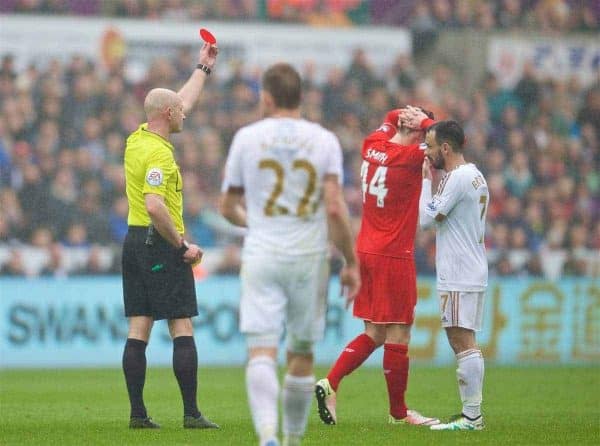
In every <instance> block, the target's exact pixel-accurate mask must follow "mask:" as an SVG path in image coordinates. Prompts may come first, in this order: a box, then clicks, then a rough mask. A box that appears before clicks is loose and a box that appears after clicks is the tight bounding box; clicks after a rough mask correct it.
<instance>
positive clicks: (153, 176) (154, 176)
mask: <svg viewBox="0 0 600 446" xmlns="http://www.w3.org/2000/svg"><path fill="white" fill-rule="evenodd" d="M146 182H147V183H148V184H149V185H150V186H160V185H161V184H162V182H163V173H162V170H160V169H159V168H158V167H153V168H152V169H150V170H149V171H148V174H147V175H146Z"/></svg>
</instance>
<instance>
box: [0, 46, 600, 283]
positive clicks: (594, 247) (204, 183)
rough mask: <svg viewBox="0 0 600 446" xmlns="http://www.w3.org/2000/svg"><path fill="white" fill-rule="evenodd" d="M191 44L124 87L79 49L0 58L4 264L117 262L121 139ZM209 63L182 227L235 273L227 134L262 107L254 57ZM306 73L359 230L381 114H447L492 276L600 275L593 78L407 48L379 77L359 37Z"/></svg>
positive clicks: (106, 267)
mask: <svg viewBox="0 0 600 446" xmlns="http://www.w3.org/2000/svg"><path fill="white" fill-rule="evenodd" d="M195 61H196V54H195V53H194V52H193V51H192V50H191V49H190V48H185V47H184V48H180V49H179V50H178V52H177V53H176V54H174V55H173V58H172V59H171V60H167V59H156V60H155V61H154V62H153V63H152V65H151V66H150V67H149V69H148V71H147V73H146V76H145V77H144V79H143V80H142V81H141V82H139V83H135V84H130V83H128V81H127V80H126V77H125V76H124V71H125V67H124V66H118V67H116V68H114V69H112V70H111V71H109V72H105V71H103V70H100V69H98V68H97V67H96V66H95V65H94V63H93V62H92V61H89V60H86V59H84V58H82V57H80V56H77V55H75V56H73V57H72V58H71V59H70V61H69V62H67V63H60V62H58V61H52V62H50V63H49V64H46V65H44V67H43V68H41V67H40V66H38V65H36V64H32V65H30V66H28V67H27V68H26V69H23V70H17V69H16V68H15V64H14V61H13V58H12V57H11V56H10V55H4V56H3V58H2V62H1V66H0V110H1V114H0V275H5V276H6V275H17V276H19V275H29V276H35V275H67V274H100V273H115V272H118V270H119V264H120V260H119V252H120V247H119V244H120V243H121V242H122V240H123V238H124V236H125V233H126V231H127V201H126V198H125V193H124V175H123V170H122V164H121V163H122V158H123V148H124V140H125V138H126V136H127V135H128V134H129V133H130V132H132V131H133V130H135V129H136V128H137V126H138V125H139V124H140V123H141V122H143V121H144V116H143V109H142V101H143V98H144V96H145V94H146V92H147V91H149V89H150V88H152V87H155V86H157V85H160V86H165V87H170V88H173V89H178V88H179V87H180V86H181V85H182V82H183V81H184V80H185V79H187V77H188V76H189V73H190V70H191V69H192V68H193V66H194V65H195ZM232 64H233V68H232V69H231V70H229V72H231V75H228V76H227V77H223V76H222V75H221V77H220V75H219V70H215V73H214V74H213V76H211V79H210V81H209V83H208V84H207V86H206V88H205V90H204V92H203V94H202V96H201V99H200V102H199V104H198V105H197V107H196V108H195V111H193V112H192V113H190V114H189V116H188V118H187V121H186V124H185V130H184V131H183V132H181V133H180V134H177V135H176V136H175V137H174V143H175V147H176V149H177V159H178V163H179V165H180V167H181V170H182V174H183V177H184V197H185V223H186V228H187V232H188V234H187V235H188V237H189V238H190V239H191V240H193V241H195V242H197V243H198V244H200V245H201V246H202V247H203V248H204V249H206V251H207V256H206V262H204V263H203V267H204V269H205V271H204V273H225V274H227V273H237V271H238V268H239V255H240V246H241V237H242V232H240V231H239V230H238V229H236V228H234V227H232V226H231V225H229V224H228V223H226V222H225V221H224V220H223V219H222V218H221V217H220V216H219V214H218V212H217V210H216V209H217V200H218V196H219V190H220V182H221V175H222V169H223V166H224V160H225V158H226V154H227V150H228V146H229V143H230V141H231V139H232V136H233V133H234V132H235V131H236V129H238V128H239V127H241V126H243V125H245V124H247V123H249V122H250V121H253V120H255V119H257V118H258V117H259V114H258V109H257V101H258V93H259V84H260V75H261V72H260V69H259V68H258V67H252V66H246V65H244V63H243V62H242V61H233V62H232ZM313 73H314V65H312V64H311V63H309V62H307V63H306V65H305V67H304V69H303V73H302V75H303V80H304V86H305V94H304V101H303V107H304V115H305V116H306V117H307V118H308V119H311V120H315V121H319V122H321V123H323V125H324V126H326V127H327V128H330V129H331V130H333V131H334V132H335V133H336V134H337V136H338V137H339V139H340V141H341V144H342V147H343V150H344V156H345V193H346V197H347V199H348V202H349V205H350V210H351V213H352V217H353V222H354V229H355V230H357V229H358V225H359V224H360V212H361V199H362V195H361V185H360V178H359V175H358V172H359V166H360V147H361V142H362V140H363V138H364V137H365V136H366V134H368V133H369V132H370V131H371V130H373V129H375V128H377V127H378V126H379V125H380V123H381V121H382V118H383V117H384V116H385V113H386V112H387V110H389V109H391V108H395V107H398V106H399V105H402V104H416V105H420V106H423V107H424V108H427V109H429V110H432V111H433V112H434V113H435V114H436V118H438V119H445V118H450V117H452V118H454V119H456V120H458V121H459V122H461V123H462V125H463V126H464V128H465V130H466V135H467V148H466V156H467V159H468V160H469V161H472V162H475V163H476V164H477V165H478V166H479V168H480V169H481V170H482V172H483V173H484V174H485V175H486V178H487V180H488V183H489V187H490V194H491V204H490V208H489V213H488V228H487V233H486V245H487V247H488V250H489V251H488V252H489V260H490V268H491V272H492V275H498V276H504V275H511V276H513V275H517V276H528V275H532V276H545V277H548V278H551V279H555V278H558V277H561V276H564V275H573V276H594V277H597V276H598V275H599V272H600V271H599V270H600V144H599V139H600V82H596V83H595V84H593V85H591V86H588V87H586V88H583V87H582V86H581V85H579V84H578V83H577V82H575V81H573V80H565V81H557V80H549V79H545V78H542V77H540V76H539V74H538V73H536V71H535V69H534V67H533V66H532V65H527V66H526V68H525V71H524V74H523V76H522V78H521V79H520V81H519V82H518V84H517V85H516V86H515V88H513V89H510V90H507V89H502V88H501V87H500V86H499V82H498V80H497V79H496V78H495V77H494V76H493V75H492V74H488V75H487V76H486V77H485V78H484V79H482V80H481V84H480V85H479V87H478V88H476V89H474V91H473V93H472V94H469V95H467V94H465V93H463V92H462V91H461V90H460V89H459V88H458V87H457V85H459V80H458V79H457V74H456V72H454V71H453V70H452V68H451V67H450V66H449V65H446V64H444V63H441V62H439V63H437V64H436V65H435V67H434V69H433V70H432V71H431V72H427V73H425V72H418V70H417V69H416V67H415V65H414V64H413V61H412V59H411V56H409V55H406V54H400V55H398V56H397V59H396V62H395V63H394V65H393V66H392V67H391V69H390V70H388V71H386V72H383V73H380V72H378V71H377V70H375V69H374V68H373V66H372V65H371V63H370V61H369V58H368V55H367V54H366V53H365V52H364V51H363V50H361V49H356V50H355V52H354V55H353V59H352V62H351V63H350V64H349V66H347V67H337V68H334V69H332V70H331V71H330V72H329V73H328V75H327V79H326V80H325V81H324V82H320V83H318V82H317V81H316V80H315V78H314V75H313ZM434 237H435V235H434V233H433V232H432V231H425V232H421V231H419V232H418V237H417V243H416V244H417V246H416V248H417V249H416V258H417V269H418V271H419V273H420V274H433V273H434Z"/></svg>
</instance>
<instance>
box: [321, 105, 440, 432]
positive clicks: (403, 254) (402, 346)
mask: <svg viewBox="0 0 600 446" xmlns="http://www.w3.org/2000/svg"><path fill="white" fill-rule="evenodd" d="M423 112H425V114H426V115H427V116H428V118H426V119H423V120H422V121H421V123H420V126H419V128H409V127H408V125H407V124H406V123H405V121H404V117H405V116H406V117H413V115H418V114H421V115H422V113H423ZM422 116H424V115H422ZM413 121H414V120H413ZM416 122H419V121H416ZM434 122H435V121H433V114H432V113H430V112H426V111H425V110H421V109H418V108H415V107H410V106H409V107H406V108H404V109H396V110H392V111H390V112H389V113H388V114H387V116H386V119H385V122H384V123H383V125H382V126H381V127H379V128H378V129H377V130H376V131H374V132H373V133H371V134H370V135H369V136H368V137H367V138H366V139H365V141H364V143H363V146H362V159H363V162H362V165H361V169H360V170H361V172H360V174H361V180H362V194H363V214H362V222H361V228H360V232H359V234H358V240H357V244H356V249H357V252H358V258H359V261H360V273H361V280H362V286H361V288H360V291H359V292H358V295H357V296H356V299H355V301H354V316H355V317H358V318H360V319H363V320H364V323H365V331H364V333H362V334H360V335H359V336H358V337H356V338H355V339H354V340H352V341H351V342H350V343H349V344H348V345H347V346H346V348H344V350H343V351H342V353H341V354H340V356H339V357H338V359H337V361H336V362H335V364H334V365H333V367H332V368H331V370H330V371H329V374H328V375H327V377H326V378H324V379H321V380H319V381H318V382H317V384H316V387H315V394H316V397H317V403H318V406H319V416H320V417H321V420H322V421H323V422H324V423H325V424H336V422H337V419H336V413H335V405H336V391H337V389H338V386H339V384H340V381H341V380H342V378H343V377H344V376H346V375H349V374H350V373H352V372H353V371H354V370H355V369H356V368H358V367H359V366H360V365H361V364H362V363H363V362H364V361H365V360H366V359H367V358H368V357H369V355H371V353H373V351H374V350H375V349H377V348H378V347H380V346H381V345H383V348H384V354H383V369H384V376H385V380H386V383H387V389H388V396H389V403H390V414H389V422H390V423H399V424H412V425H422V426H430V425H433V424H437V423H439V420H438V419H436V418H429V417H425V416H423V415H421V414H420V413H418V412H417V411H415V410H410V409H408V408H407V407H406V403H405V401H404V394H405V392H406V385H407V381H408V364H409V359H408V342H409V339H410V328H411V325H412V323H413V319H414V311H415V305H416V302H417V279H416V270H415V261H414V240H415V235H416V232H417V221H418V216H419V197H420V195H421V183H422V169H421V166H422V164H423V159H424V156H425V155H424V151H423V150H422V149H421V147H420V143H421V142H423V137H424V133H425V132H424V130H425V129H426V128H427V127H429V126H430V125H432V124H433V123H434Z"/></svg>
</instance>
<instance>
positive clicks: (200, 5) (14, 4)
mask: <svg viewBox="0 0 600 446" xmlns="http://www.w3.org/2000/svg"><path fill="white" fill-rule="evenodd" d="M0 12H18V13H38V14H75V15H104V16H113V17H132V18H146V19H166V20H201V19H204V20H206V19H219V20H240V19H243V20H256V21H259V20H269V21H273V20H277V21H285V22H301V23H309V24H313V25H327V26H331V25H339V26H347V25H353V24H387V25H401V26H410V27H411V28H412V29H414V30H418V31H421V32H429V31H431V30H435V29H436V28H439V27H444V28H446V27H452V28H477V29H484V30H490V29H494V28H501V29H530V28H535V29H536V30H542V31H546V32H553V33H556V32H564V31H569V30H577V31H595V30H598V28H599V27H600V0H585V1H581V0H399V1H392V0H218V1H213V0H110V1H103V0H0Z"/></svg>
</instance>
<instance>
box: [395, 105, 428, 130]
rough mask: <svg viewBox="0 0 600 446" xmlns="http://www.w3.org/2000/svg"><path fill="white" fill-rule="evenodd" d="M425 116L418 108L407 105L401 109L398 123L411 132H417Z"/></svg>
mask: <svg viewBox="0 0 600 446" xmlns="http://www.w3.org/2000/svg"><path fill="white" fill-rule="evenodd" d="M426 118H427V115H426V114H425V113H423V111H421V109H419V108H418V107H413V106H412V105H407V106H406V107H404V108H403V109H402V112H401V113H400V121H401V122H402V123H403V124H404V126H405V127H408V128H409V129H413V130H419V129H420V128H421V122H422V121H423V119H426Z"/></svg>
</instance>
